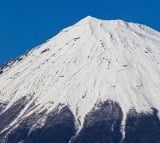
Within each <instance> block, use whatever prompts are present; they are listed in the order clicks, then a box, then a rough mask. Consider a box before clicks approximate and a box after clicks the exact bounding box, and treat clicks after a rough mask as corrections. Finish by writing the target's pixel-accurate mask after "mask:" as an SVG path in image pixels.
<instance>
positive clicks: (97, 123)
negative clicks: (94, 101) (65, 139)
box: [71, 101, 123, 143]
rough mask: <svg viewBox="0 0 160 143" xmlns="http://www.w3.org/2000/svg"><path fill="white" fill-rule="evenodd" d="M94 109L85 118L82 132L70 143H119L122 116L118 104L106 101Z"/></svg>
mask: <svg viewBox="0 0 160 143" xmlns="http://www.w3.org/2000/svg"><path fill="white" fill-rule="evenodd" d="M96 107H97V109H93V110H92V111H91V112H90V113H89V114H88V115H87V116H86V118H85V121H84V125H83V128H82V130H81V131H80V133H79V134H78V135H77V136H75V137H74V138H73V139H72V141H71V143H118V142H120V140H121V138H122V135H121V132H120V125H121V121H122V118H123V115H122V111H121V108H120V106H119V105H118V103H116V102H113V101H106V102H104V103H102V104H99V105H97V106H96Z"/></svg>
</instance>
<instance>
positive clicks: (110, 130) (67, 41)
mask: <svg viewBox="0 0 160 143" xmlns="http://www.w3.org/2000/svg"><path fill="white" fill-rule="evenodd" d="M0 143H160V33H159V32H157V31H155V30H153V29H151V28H149V27H147V26H144V25H141V24H135V23H131V22H125V21H122V20H100V19H96V18H93V17H90V16H88V17H86V18H84V19H82V20H81V21H79V22H78V23H76V24H75V25H73V26H71V27H68V28H66V29H64V30H62V31H61V32H60V33H59V34H57V35H56V36H55V37H53V38H51V39H49V40H48V41H47V42H46V43H44V44H42V45H40V46H38V47H36V48H34V49H32V50H30V51H29V52H27V53H26V54H25V55H23V56H20V57H18V58H16V59H14V60H12V61H10V62H8V63H6V64H5V65H2V66H1V67H0Z"/></svg>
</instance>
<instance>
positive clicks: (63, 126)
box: [0, 99, 160, 143]
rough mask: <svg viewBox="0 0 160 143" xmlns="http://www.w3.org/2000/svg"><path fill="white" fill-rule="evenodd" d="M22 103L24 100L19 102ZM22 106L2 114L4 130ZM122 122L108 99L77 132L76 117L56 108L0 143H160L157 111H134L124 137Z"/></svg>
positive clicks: (116, 107)
mask: <svg viewBox="0 0 160 143" xmlns="http://www.w3.org/2000/svg"><path fill="white" fill-rule="evenodd" d="M22 100H23V101H24V99H21V100H20V101H22ZM20 103H21V102H17V103H15V105H14V106H13V107H12V108H11V109H12V110H11V109H8V110H7V111H6V112H4V113H3V114H1V118H0V119H1V120H0V121H1V123H3V124H1V129H2V127H3V128H4V127H5V126H6V125H7V124H9V123H10V121H11V120H12V119H14V118H15V117H16V115H17V113H18V112H19V111H20V109H21V107H22V106H24V105H23V104H22V106H20V105H21V104H20ZM22 103H24V102H22ZM13 109H14V110H13ZM11 111H12V112H11ZM2 115H3V118H2ZM4 115H8V116H7V117H6V116H4ZM13 115H15V116H13ZM44 116H46V120H45V122H44V123H43V126H42V123H40V122H39V119H41V118H44ZM122 119H123V113H122V110H121V107H120V106H119V104H118V103H116V102H114V101H112V100H107V101H105V102H103V103H97V104H96V105H95V107H94V108H93V109H92V110H91V111H90V112H89V113H88V114H87V115H86V117H85V120H84V124H83V126H82V129H81V130H80V131H78V130H77V129H76V126H75V117H74V115H73V114H72V112H71V111H70V109H69V108H68V107H67V106H64V107H62V108H61V110H58V108H57V109H55V110H54V111H52V112H50V113H49V114H46V113H45V111H44V112H42V113H37V114H33V115H30V116H29V117H28V118H25V120H22V121H19V125H18V126H17V127H16V126H15V127H11V128H9V129H8V130H6V131H5V132H3V133H1V134H0V143H106V142H107V143H137V142H138V143H160V120H159V119H158V116H157V110H156V109H153V112H152V113H148V114H147V113H137V112H136V110H135V109H131V110H130V111H129V113H128V114H127V120H126V126H125V136H124V138H123V137H122V129H121V128H122V127H121V124H122ZM2 125H3V126H2ZM1 131H2V130H1Z"/></svg>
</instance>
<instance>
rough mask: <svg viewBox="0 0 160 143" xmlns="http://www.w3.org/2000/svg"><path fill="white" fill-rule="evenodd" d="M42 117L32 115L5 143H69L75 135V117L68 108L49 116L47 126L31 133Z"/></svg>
mask: <svg viewBox="0 0 160 143" xmlns="http://www.w3.org/2000/svg"><path fill="white" fill-rule="evenodd" d="M41 116H44V114H42V115H32V116H30V117H29V118H28V119H26V120H24V121H23V122H21V124H20V126H18V128H16V129H15V130H13V131H12V132H11V133H10V134H9V135H8V136H7V140H6V142H5V143H18V142H23V143H68V142H69V140H70V138H71V137H72V136H74V134H75V132H76V131H75V125H74V122H75V120H74V116H73V114H72V112H71V111H70V110H69V108H68V107H67V106H66V107H64V108H62V109H61V110H60V111H58V110H57V111H54V112H52V113H50V114H49V115H47V116H48V117H47V120H46V122H45V125H44V126H43V127H40V128H36V130H33V131H31V132H30V129H31V127H32V125H34V124H36V121H37V120H38V119H39V118H40V117H41Z"/></svg>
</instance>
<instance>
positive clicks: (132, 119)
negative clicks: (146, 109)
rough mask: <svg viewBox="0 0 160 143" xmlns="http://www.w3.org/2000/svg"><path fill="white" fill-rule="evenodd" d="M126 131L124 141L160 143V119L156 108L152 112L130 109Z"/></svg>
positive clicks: (125, 142) (130, 142) (126, 142)
mask: <svg viewBox="0 0 160 143" xmlns="http://www.w3.org/2000/svg"><path fill="white" fill-rule="evenodd" d="M125 132H126V136H125V140H124V143H160V120H159V119H158V116H157V111H156V109H153V113H150V114H146V113H136V111H130V112H129V113H128V116H127V120H126V131H125Z"/></svg>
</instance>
